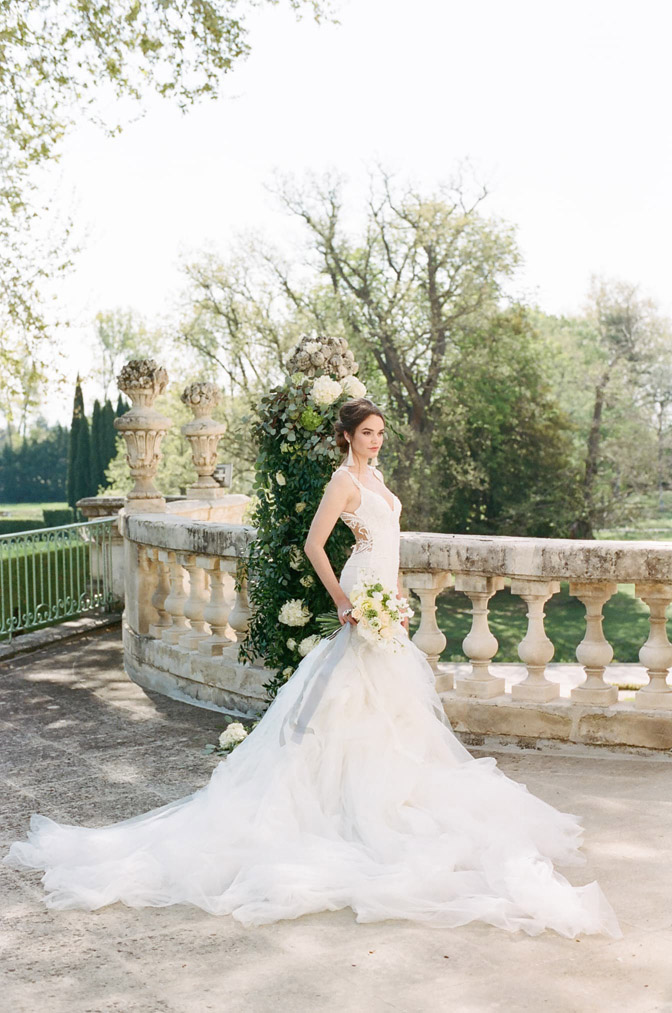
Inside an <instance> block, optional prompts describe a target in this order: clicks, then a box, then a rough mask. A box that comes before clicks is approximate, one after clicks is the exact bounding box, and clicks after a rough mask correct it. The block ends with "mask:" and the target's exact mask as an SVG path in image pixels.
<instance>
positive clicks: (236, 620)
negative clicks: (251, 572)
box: [228, 577, 252, 644]
mask: <svg viewBox="0 0 672 1013" xmlns="http://www.w3.org/2000/svg"><path fill="white" fill-rule="evenodd" d="M251 615H252V609H251V608H250V599H249V598H248V596H247V577H241V579H240V586H239V588H238V589H237V590H236V600H235V601H234V603H233V608H232V609H231V614H230V615H229V620H228V622H229V626H230V627H231V629H232V630H233V631H234V632H235V634H236V642H237V643H238V644H241V643H242V642H243V640H245V639H246V638H247V634H248V631H249V628H250V616H251Z"/></svg>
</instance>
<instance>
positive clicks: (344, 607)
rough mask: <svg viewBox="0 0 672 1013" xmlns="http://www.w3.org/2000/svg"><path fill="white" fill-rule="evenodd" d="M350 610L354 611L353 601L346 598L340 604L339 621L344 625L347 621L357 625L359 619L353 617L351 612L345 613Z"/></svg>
mask: <svg viewBox="0 0 672 1013" xmlns="http://www.w3.org/2000/svg"><path fill="white" fill-rule="evenodd" d="M348 610H349V612H350V613H351V612H352V602H350V601H348V600H347V598H346V600H345V601H343V602H341V604H340V605H339V606H338V621H339V623H340V624H341V626H344V625H345V623H352V625H353V626H356V625H357V620H356V619H353V618H352V615H351V614H348V615H346V614H345V613H346V612H348Z"/></svg>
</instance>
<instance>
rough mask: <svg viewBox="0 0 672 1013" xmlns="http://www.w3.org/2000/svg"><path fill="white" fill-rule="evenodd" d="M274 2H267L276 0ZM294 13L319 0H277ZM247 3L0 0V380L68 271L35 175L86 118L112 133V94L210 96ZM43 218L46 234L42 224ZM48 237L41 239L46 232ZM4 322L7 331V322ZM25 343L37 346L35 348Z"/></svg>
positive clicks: (317, 5) (227, 67) (238, 37)
mask: <svg viewBox="0 0 672 1013" xmlns="http://www.w3.org/2000/svg"><path fill="white" fill-rule="evenodd" d="M278 2H279V0H266V3H268V4H276V3H278ZM285 2H286V3H287V4H288V5H289V6H290V7H291V8H293V10H294V11H295V12H296V14H297V17H298V16H300V15H301V14H302V12H304V11H306V10H307V11H310V12H311V13H312V15H313V17H314V18H315V20H317V21H320V20H321V19H322V18H324V17H326V16H329V12H328V10H327V6H326V5H327V3H328V0H285ZM256 6H258V4H257V3H256V2H255V0H241V2H240V3H236V4H233V3H231V2H230V0H198V2H189V3H185V2H184V0H2V3H0V295H1V296H2V298H1V299H0V303H1V305H2V308H3V315H4V319H2V320H0V334H3V333H4V334H6V335H8V336H9V339H10V341H11V343H10V347H9V348H6V347H5V346H4V345H3V343H2V342H0V366H1V367H2V369H0V375H2V372H3V371H4V370H6V369H7V368H8V367H9V366H11V364H12V363H13V362H15V361H16V360H15V354H14V353H15V351H16V348H17V347H18V346H19V345H20V344H21V343H22V342H26V341H27V342H28V343H29V344H30V345H31V347H32V346H33V345H34V343H35V342H36V341H38V339H39V338H40V337H42V336H44V335H45V334H46V333H47V332H48V323H47V320H46V318H45V314H44V309H43V304H42V287H43V283H44V282H45V280H47V279H49V278H53V277H55V276H56V275H57V274H58V272H59V271H61V270H63V269H64V268H65V267H67V266H68V264H69V262H70V257H71V255H72V252H73V251H72V250H71V249H69V231H70V223H65V224H63V225H61V224H60V223H56V222H55V221H54V218H53V215H51V213H50V210H49V206H48V202H46V203H45V202H42V206H40V204H39V203H38V200H37V197H36V194H37V177H36V172H37V171H38V170H40V168H41V167H43V166H44V165H45V163H48V162H54V161H55V160H57V159H58V158H59V156H60V151H61V142H62V141H63V138H64V137H65V136H66V135H67V134H68V132H69V131H70V130H71V129H72V127H73V126H74V124H75V123H77V122H79V121H80V120H81V118H82V116H86V117H88V118H89V119H91V120H92V121H93V122H95V123H97V124H98V125H100V126H102V127H104V128H105V129H106V130H108V132H109V133H111V134H114V133H118V132H119V131H120V129H121V122H120V121H121V116H120V114H119V107H114V106H112V110H113V111H112V114H111V116H110V113H109V110H110V103H109V93H110V90H111V91H112V93H113V94H114V95H116V96H117V98H119V99H123V98H126V99H128V98H130V99H132V100H134V101H136V102H137V103H138V109H140V108H141V106H140V103H141V102H142V100H143V99H144V98H145V96H146V95H147V94H148V92H149V91H150V90H151V89H153V90H154V91H155V92H156V93H158V94H159V95H160V96H162V97H165V98H168V99H172V100H173V101H175V102H176V103H177V105H178V106H179V108H180V109H182V110H183V111H186V110H187V109H188V108H189V107H190V106H191V105H192V104H193V103H194V102H196V101H198V100H200V99H202V98H215V97H217V95H218V93H219V89H220V85H221V81H222V79H223V78H224V76H225V75H226V74H228V73H230V72H231V71H232V70H233V68H234V67H236V66H237V65H238V63H239V62H240V61H241V60H243V59H244V58H245V57H246V56H247V54H248V53H249V51H250V44H249V42H248V37H247V32H248V30H247V19H248V17H249V15H250V13H251V11H252V10H253V9H254V8H255V7H256ZM45 222H49V223H50V224H51V229H52V231H53V233H54V234H53V235H49V231H50V230H49V229H47V228H45ZM45 237H46V238H45ZM6 324H7V326H6ZM33 350H34V349H33Z"/></svg>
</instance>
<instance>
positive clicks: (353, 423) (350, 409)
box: [334, 397, 385, 454]
mask: <svg viewBox="0 0 672 1013" xmlns="http://www.w3.org/2000/svg"><path fill="white" fill-rule="evenodd" d="M369 415H377V416H378V417H379V418H381V419H382V420H383V422H384V421H385V416H384V415H383V413H382V411H381V410H380V408H379V407H378V405H375V404H374V403H373V401H369V399H368V397H353V398H351V399H350V400H349V401H346V402H345V403H344V404H342V405H341V407H340V410H339V412H338V421H337V422H334V435H335V437H336V446H337V447H338V449H339V450H340V451H341V453H342V454H347V452H348V441H347V440H346V438H345V433H348V434H349V435H350V436H354V433H355V429H356V428H357V426H359V425H361V423H362V422H363V421H364V419H366V418H368V417H369Z"/></svg>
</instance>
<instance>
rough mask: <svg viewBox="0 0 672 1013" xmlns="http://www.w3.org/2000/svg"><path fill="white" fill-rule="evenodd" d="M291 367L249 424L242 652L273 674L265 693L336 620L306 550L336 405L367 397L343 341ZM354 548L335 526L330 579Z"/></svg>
mask: <svg viewBox="0 0 672 1013" xmlns="http://www.w3.org/2000/svg"><path fill="white" fill-rule="evenodd" d="M288 365H289V367H290V368H291V369H294V370H296V371H295V372H292V373H291V375H289V376H288V378H287V380H286V382H285V383H284V384H282V385H281V386H278V387H274V388H273V389H272V390H271V391H270V392H269V393H268V394H267V395H265V396H264V397H262V398H261V401H260V402H259V404H258V405H257V408H256V412H257V418H256V420H255V421H254V423H253V426H252V437H253V439H254V441H255V443H256V445H257V447H258V455H257V461H256V475H255V482H254V489H255V492H256V496H257V505H256V507H255V509H254V512H253V513H252V515H251V518H250V523H251V524H252V525H253V526H255V527H256V529H257V537H256V538H255V540H254V542H253V543H252V545H251V547H250V550H249V554H248V558H247V560H246V561H245V571H246V575H247V580H248V594H249V599H250V606H251V610H252V615H251V618H250V627H249V633H248V636H247V637H246V639H245V640H244V641H243V643H242V644H241V646H240V653H239V660H240V661H249V662H254V661H255V660H258V659H260V658H263V659H264V663H265V664H266V665H267V666H268V668H269V669H275V670H277V674H276V675H275V676H274V678H272V679H271V680H270V681H269V682H268V683H266V684H265V686H266V689H267V691H268V693H269V695H270V696H271V697H273V696H275V694H276V693H277V691H278V689H279V688H280V687H281V686H282V685H283V684H284V683H285V682H286V681H287V680H288V679H289V677H290V676H291V675H292V673H293V672H294V670H295V668H296V667H297V665H298V664H299V662H300V661H301V660H302V658H303V657H304V656H305V655H306V654H307V653H308V652H309V651H310V650H311V649H312V648H313V647H315V646H316V645H317V643H318V642H319V640H320V639H321V636H322V633H323V625H322V624H321V622H320V621H318V620H320V618H321V617H323V616H324V615H325V614H327V613H333V615H334V617H335V616H336V610H335V608H334V603H333V601H332V600H331V597H330V596H329V594H328V593H327V591H326V589H325V588H324V586H323V584H322V582H321V581H320V579H319V577H318V576H317V574H316V573H315V571H314V569H313V567H312V565H311V563H310V560H309V559H308V558H307V557H306V555H305V553H304V551H303V546H304V544H305V541H306V536H307V534H308V530H309V528H310V525H311V522H312V519H313V516H314V514H315V511H316V509H317V507H318V505H319V502H320V500H321V498H322V495H323V493H324V488H325V485H326V484H327V482H328V481H329V479H330V478H331V475H332V474H333V471H334V468H335V466H336V465H337V463H338V462H339V461H340V459H341V452H340V451H339V449H338V447H337V446H336V442H335V439H334V435H333V433H334V422H335V421H336V420H337V418H338V412H339V408H340V406H341V405H342V404H343V402H344V401H347V400H349V399H350V398H352V397H363V396H365V394H366V389H365V387H364V385H363V384H361V383H360V382H359V380H357V379H356V378H355V377H354V375H353V373H354V372H355V370H356V369H357V368H358V366H357V363H356V362H355V361H354V357H353V355H352V352H350V350H349V349H348V348H347V342H346V341H345V339H339V338H302V339H301V341H300V342H299V343H298V345H297V346H296V348H295V349H294V350H293V354H292V357H291V358H290V360H289V364H288ZM352 543H353V535H352V532H351V531H350V530H349V529H348V528H347V526H346V525H345V524H337V525H336V526H335V527H334V530H333V531H332V533H331V535H330V536H329V538H328V539H327V543H326V545H325V550H326V552H327V555H328V556H329V560H330V562H331V564H332V567H333V569H334V572H335V573H336V575H338V574H339V573H340V570H341V568H342V566H343V565H344V563H345V561H346V559H347V557H348V555H349V554H350V548H351V546H352ZM241 576H242V574H241V575H239V577H238V581H240V578H241ZM336 621H338V620H337V619H336Z"/></svg>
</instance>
